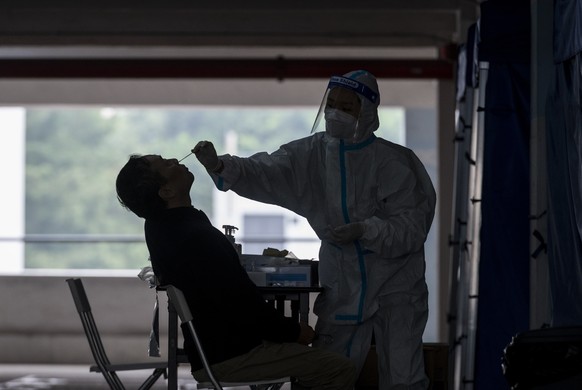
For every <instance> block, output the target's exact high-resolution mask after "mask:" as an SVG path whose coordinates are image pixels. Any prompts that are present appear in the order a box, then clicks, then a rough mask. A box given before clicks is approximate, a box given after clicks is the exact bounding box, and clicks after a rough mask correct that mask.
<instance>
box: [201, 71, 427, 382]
mask: <svg viewBox="0 0 582 390" xmlns="http://www.w3.org/2000/svg"><path fill="white" fill-rule="evenodd" d="M344 77H345V78H348V79H352V80H355V81H358V82H360V83H364V84H365V85H367V87H368V88H369V89H371V90H375V91H376V92H377V91H378V87H377V84H376V80H375V78H374V77H373V76H372V75H371V74H369V73H367V72H364V71H355V72H350V73H348V74H346V75H344ZM360 100H361V102H362V107H361V113H360V115H359V118H358V123H357V127H358V128H357V131H356V135H355V136H354V139H352V140H344V139H338V138H334V137H331V136H330V135H329V134H327V133H326V132H316V133H314V134H312V135H311V136H308V137H306V138H302V139H299V140H296V141H293V142H290V143H288V144H286V145H282V146H281V147H280V148H279V149H278V150H277V151H275V152H273V153H271V154H268V153H266V152H261V153H257V154H255V155H253V156H251V157H248V158H240V157H237V156H231V155H223V156H220V157H219V158H220V160H221V162H222V163H223V168H222V171H221V172H220V175H216V174H211V176H212V178H213V180H214V181H215V184H216V186H217V188H218V189H220V190H222V191H227V190H233V191H235V192H236V193H237V194H239V195H241V196H243V197H246V198H250V199H254V200H257V201H260V202H264V203H270V204H275V205H279V206H282V207H285V208H287V209H289V210H292V211H294V212H296V213H297V214H299V215H301V216H303V217H305V218H306V219H307V220H308V221H309V223H310V225H311V227H312V228H313V229H314V231H315V232H316V234H317V235H318V237H319V238H320V239H321V247H320V252H319V278H320V284H321V286H322V287H323V288H324V292H322V293H321V294H320V295H319V296H318V298H317V300H316V302H315V307H314V312H315V314H317V315H318V323H317V325H316V329H315V330H316V334H318V336H317V337H318V339H317V342H314V345H316V346H320V347H323V348H326V349H331V350H334V351H337V352H340V353H343V354H345V355H347V356H349V357H351V358H352V359H353V360H354V362H355V363H356V365H357V367H358V369H361V367H362V366H363V364H364V362H365V359H366V356H367V354H368V351H369V349H370V342H371V339H372V333H373V334H374V337H375V341H376V349H377V352H378V358H379V377H380V388H381V389H389V388H396V386H398V385H405V386H408V387H405V388H407V389H408V388H410V389H412V388H414V389H425V388H426V387H427V386H428V380H427V378H426V376H425V373H424V363H423V352H422V334H423V332H424V328H425V325H426V321H427V317H428V306H427V300H428V292H427V286H426V283H425V276H424V275H425V260H424V242H425V240H426V237H427V235H428V232H429V229H430V226H431V223H432V220H433V216H434V210H435V202H436V195H435V191H434V188H433V186H432V183H431V180H430V178H429V176H428V174H427V172H426V170H425V168H424V166H423V165H422V163H421V162H420V160H419V159H418V158H417V157H416V155H415V154H414V153H413V152H412V151H411V150H410V149H407V148H405V147H403V146H400V145H397V144H394V143H392V142H389V141H386V140H384V139H381V138H378V137H376V136H375V135H374V134H373V132H374V131H375V130H376V129H377V128H378V115H377V106H378V103H379V99H378V100H377V101H376V102H374V103H371V102H370V101H369V100H367V99H365V98H364V97H361V99H360ZM353 222H361V223H362V224H361V227H363V235H361V237H360V238H359V239H357V240H355V241H352V242H349V243H347V244H339V243H337V242H334V241H333V239H332V235H331V233H330V227H337V226H341V225H346V224H350V223H353Z"/></svg>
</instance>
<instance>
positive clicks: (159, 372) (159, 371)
mask: <svg viewBox="0 0 582 390" xmlns="http://www.w3.org/2000/svg"><path fill="white" fill-rule="evenodd" d="M162 374H163V375H164V378H167V377H168V374H167V373H166V369H165V368H156V369H155V370H154V372H152V374H151V375H150V376H149V377H148V379H146V380H145V382H144V383H143V384H142V385H141V386H140V387H139V390H149V389H150V388H151V387H152V386H153V385H154V384H155V383H156V382H157V380H158V378H159V377H160V376H162Z"/></svg>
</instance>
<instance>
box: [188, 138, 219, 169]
mask: <svg viewBox="0 0 582 390" xmlns="http://www.w3.org/2000/svg"><path fill="white" fill-rule="evenodd" d="M192 153H194V154H195V155H196V158H197V159H198V161H200V163H201V164H202V165H204V168H206V169H207V170H208V171H210V172H214V171H216V170H218V169H219V168H220V166H221V163H220V160H219V159H218V156H217V154H216V149H214V145H213V144H212V142H210V141H200V142H198V143H197V144H196V146H194V149H192Z"/></svg>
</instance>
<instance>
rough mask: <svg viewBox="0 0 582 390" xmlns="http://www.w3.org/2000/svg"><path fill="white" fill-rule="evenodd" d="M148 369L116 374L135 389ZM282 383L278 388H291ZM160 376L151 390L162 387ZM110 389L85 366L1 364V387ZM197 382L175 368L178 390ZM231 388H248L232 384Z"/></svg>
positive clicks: (192, 389)
mask: <svg viewBox="0 0 582 390" xmlns="http://www.w3.org/2000/svg"><path fill="white" fill-rule="evenodd" d="M149 374H150V371H146V370H142V371H132V372H121V373H119V377H120V379H121V380H122V382H123V384H124V385H125V388H126V389H127V390H135V389H137V388H138V387H139V386H140V385H141V383H143V381H144V380H145V379H146V378H147V377H148V375H149ZM290 387H291V386H290V385H289V384H285V385H283V387H282V388H281V390H290ZM166 388H167V383H166V381H165V379H164V378H163V377H162V378H160V379H158V381H157V382H156V384H155V385H154V386H153V387H152V388H151V389H152V390H165V389H166ZM8 389H10V390H41V389H42V390H110V389H109V386H107V383H106V382H105V379H104V378H103V376H102V375H101V374H98V373H95V372H89V366H88V365H34V364H33V365H20V364H0V390H8ZM195 389H196V381H194V379H193V378H192V376H191V375H190V370H189V368H186V367H184V368H179V369H178V390H195ZM230 390H248V387H232V388H230Z"/></svg>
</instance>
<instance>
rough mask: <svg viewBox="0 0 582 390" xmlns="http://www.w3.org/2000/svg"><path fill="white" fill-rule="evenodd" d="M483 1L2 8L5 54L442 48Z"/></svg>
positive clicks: (186, 1) (54, 3) (39, 0)
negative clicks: (86, 49) (69, 49)
mask: <svg viewBox="0 0 582 390" xmlns="http://www.w3.org/2000/svg"><path fill="white" fill-rule="evenodd" d="M478 9H479V6H478V2H476V1H461V0H405V1H402V0H393V1H389V0H384V1H366V0H360V1H345V0H335V1H329V0H317V1H315V0H310V1H290V2H286V3H277V2H274V1H238V0H223V1H220V2H204V3H201V2H197V1H193V0H163V1H151V0H142V1H131V0H117V1H110V0H101V1H78V0H51V1H47V0H18V1H8V0H3V1H1V2H0V48H6V47H23V46H24V47H27V46H28V47H42V46H61V47H62V46H77V47H79V46H93V47H95V46H97V47H118V48H119V47H183V48H189V49H191V48H195V47H199V48H204V47H255V48H258V47H286V48H295V49H296V48H310V47H327V48H342V47H353V48H442V47H447V46H448V45H450V44H456V43H459V42H461V41H462V40H463V39H464V36H463V35H464V31H466V28H467V27H468V26H469V25H470V24H471V23H473V22H474V21H475V20H477V17H478V16H477V12H478Z"/></svg>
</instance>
